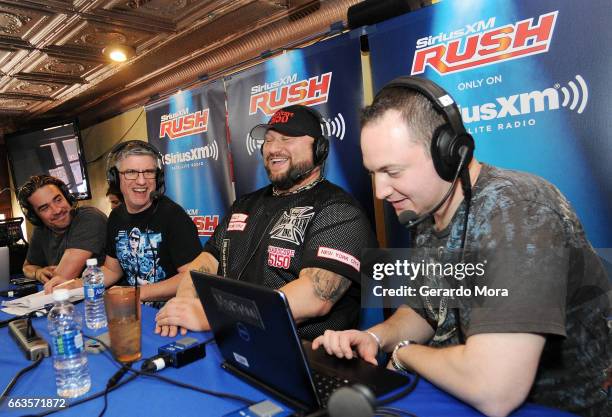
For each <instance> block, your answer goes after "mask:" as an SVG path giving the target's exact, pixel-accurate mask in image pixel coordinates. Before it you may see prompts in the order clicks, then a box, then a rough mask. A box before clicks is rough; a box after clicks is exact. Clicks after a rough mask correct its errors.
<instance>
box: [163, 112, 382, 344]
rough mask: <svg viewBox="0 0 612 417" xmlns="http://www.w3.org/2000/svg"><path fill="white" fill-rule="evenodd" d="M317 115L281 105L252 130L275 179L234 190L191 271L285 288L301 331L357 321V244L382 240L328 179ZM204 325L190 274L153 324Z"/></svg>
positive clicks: (166, 327)
mask: <svg viewBox="0 0 612 417" xmlns="http://www.w3.org/2000/svg"><path fill="white" fill-rule="evenodd" d="M321 122H322V118H321V115H320V114H319V113H318V112H317V111H316V110H314V109H311V108H309V107H306V106H302V105H293V106H288V107H285V108H283V109H280V110H278V111H277V112H276V113H274V115H272V117H271V118H270V120H269V122H268V123H267V124H263V125H258V126H255V127H254V128H253V129H252V130H251V136H252V137H253V139H255V140H258V141H261V143H263V144H262V148H261V152H262V156H263V161H264V167H265V169H266V172H267V173H268V178H269V179H270V182H271V185H269V186H266V187H263V188H261V189H259V190H257V191H255V192H253V193H250V194H247V195H244V196H242V197H240V198H238V199H237V200H236V201H235V202H234V204H233V205H232V207H231V210H230V212H229V213H228V214H227V215H226V216H225V218H224V219H223V221H222V222H221V223H220V224H219V226H217V228H216V230H215V232H214V234H213V236H212V237H211V238H210V240H209V241H208V242H207V243H206V245H205V247H204V252H202V254H201V255H200V256H199V257H198V258H197V259H196V260H195V261H194V262H193V263H192V265H191V268H192V269H200V270H201V271H204V272H208V273H212V274H218V275H221V276H224V277H227V278H233V279H238V280H243V281H247V282H251V283H254V284H259V285H263V286H266V287H270V288H275V289H280V290H282V291H283V292H284V293H285V295H286V296H287V299H288V301H289V305H290V307H291V311H292V313H293V315H294V318H295V319H296V321H297V322H298V324H299V329H298V332H299V334H300V336H301V337H303V338H306V339H310V340H312V339H313V338H314V337H316V336H318V335H320V334H322V333H323V331H324V330H325V329H346V328H350V327H352V326H355V325H356V324H357V323H358V319H359V311H360V275H359V262H360V256H361V250H362V249H363V248H366V247H373V246H375V245H376V240H375V237H374V234H373V232H372V230H371V227H370V224H369V222H368V220H367V218H366V216H365V213H364V212H363V210H362V209H361V208H360V206H359V204H358V203H357V202H356V201H355V200H354V198H353V197H351V196H350V195H349V194H347V193H346V192H345V191H344V190H342V189H341V188H339V187H337V186H336V185H334V184H332V183H330V182H329V181H327V180H326V179H325V178H324V177H323V173H322V171H323V164H324V162H325V159H326V158H327V154H328V151H329V142H328V139H327V138H326V137H325V136H324V135H323V133H322V128H321ZM177 326H179V327H181V332H182V333H185V332H186V330H187V329H189V330H207V329H209V325H208V321H207V319H206V316H205V314H204V310H203V308H202V304H201V303H200V301H199V299H198V298H197V295H196V293H195V290H194V287H193V284H192V281H191V277H190V276H189V274H185V277H184V278H183V281H182V282H181V285H180V287H179V291H178V292H177V297H176V298H174V299H172V300H170V301H169V302H168V303H167V304H166V306H165V307H164V308H163V309H162V310H161V311H160V312H159V313H158V315H157V327H156V332H158V333H161V334H162V335H164V336H165V335H169V336H174V335H176V332H177Z"/></svg>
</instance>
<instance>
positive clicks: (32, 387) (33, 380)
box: [0, 304, 571, 417]
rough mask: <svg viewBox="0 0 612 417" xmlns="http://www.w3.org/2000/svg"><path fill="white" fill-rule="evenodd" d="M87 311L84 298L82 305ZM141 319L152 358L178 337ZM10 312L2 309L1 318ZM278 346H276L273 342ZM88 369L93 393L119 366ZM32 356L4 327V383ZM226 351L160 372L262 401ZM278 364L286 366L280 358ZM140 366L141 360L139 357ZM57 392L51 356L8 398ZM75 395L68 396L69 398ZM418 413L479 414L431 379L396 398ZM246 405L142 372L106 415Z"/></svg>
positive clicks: (94, 409) (91, 407)
mask: <svg viewBox="0 0 612 417" xmlns="http://www.w3.org/2000/svg"><path fill="white" fill-rule="evenodd" d="M78 308H79V309H80V310H81V312H82V304H81V305H79V306H78ZM142 312H143V321H142V323H143V324H142V353H143V358H148V357H151V356H153V355H155V354H156V353H157V348H158V347H159V346H162V345H165V344H167V343H169V342H170V341H172V340H175V339H180V338H181V337H176V338H174V339H170V338H164V337H160V336H158V335H156V334H154V333H153V329H154V317H155V312H156V310H154V309H152V308H149V307H146V306H143V309H142ZM8 317H10V316H8V315H6V314H4V313H1V312H0V320H3V319H6V318H8ZM33 324H34V327H35V328H36V330H37V331H38V332H39V334H41V335H42V336H43V337H44V338H45V339H46V340H50V339H49V334H48V332H47V320H46V318H37V319H34V321H33ZM84 332H85V334H89V335H93V336H95V335H97V334H100V333H102V332H104V330H103V331H98V332H92V331H90V330H87V329H85V331H84ZM189 335H190V336H192V337H195V338H197V339H198V340H202V341H203V340H206V339H208V338H210V337H211V334H210V333H208V332H206V333H190V334H189ZM271 348H273V346H271ZM88 358H89V369H90V372H91V379H92V387H91V390H90V392H89V393H87V394H86V395H91V394H93V393H96V392H99V391H103V389H104V387H105V385H106V382H107V381H108V379H109V378H110V377H111V376H112V375H113V374H114V373H115V372H116V371H117V369H118V368H117V366H116V365H115V363H113V362H112V361H111V360H110V359H109V358H108V357H107V356H106V355H104V354H96V355H94V354H89V355H88ZM30 363H31V362H30V361H28V360H26V359H25V356H24V355H23V353H22V352H21V351H20V350H19V348H18V347H17V345H16V343H15V342H14V341H13V340H12V338H11V337H10V336H9V334H8V329H7V328H3V329H0V389H4V387H5V386H6V385H7V384H8V383H9V381H10V380H11V378H12V377H13V375H15V374H16V373H17V372H18V371H19V370H20V369H22V368H24V367H25V366H27V365H28V364H30ZM220 363H221V356H220V354H219V351H218V349H217V346H216V345H215V344H214V343H212V344H209V345H208V346H207V355H206V357H205V358H204V359H202V360H199V361H197V362H194V363H192V364H190V365H187V366H185V367H183V368H179V369H174V368H169V369H165V370H163V371H162V372H160V374H161V375H164V376H167V377H169V378H173V379H177V380H180V381H181V382H186V383H189V384H193V385H197V386H199V387H202V388H206V389H210V390H214V391H222V392H228V393H232V394H237V395H241V396H243V397H246V398H248V399H251V400H255V401H259V400H264V399H266V398H268V397H267V396H266V395H265V394H263V393H262V392H260V391H258V390H257V389H255V388H253V387H251V386H250V385H248V384H246V383H244V382H242V381H241V380H239V379H237V378H236V377H234V376H232V375H230V374H229V373H227V372H225V371H224V370H223V369H221V368H220V366H219V364H220ZM279 366H283V365H282V364H279ZM137 367H138V369H139V368H140V363H137ZM11 398H12V399H27V398H32V399H37V398H58V396H57V394H56V387H55V379H54V373H53V363H52V360H51V358H46V359H44V360H43V362H42V363H41V364H40V365H39V366H38V367H37V368H36V369H33V370H31V371H29V372H28V373H26V374H25V375H23V376H22V377H21V378H20V379H19V381H18V382H17V385H16V386H15V387H14V388H13V390H12V391H11V393H10V394H9V399H11ZM71 401H73V400H69V401H68V404H69V403H70V402H71ZM103 404H104V402H103V399H102V398H97V399H95V400H92V401H90V402H87V403H85V404H82V405H79V406H76V407H73V408H72V407H68V408H67V409H65V410H62V411H61V412H59V413H56V414H55V415H58V416H97V415H98V414H99V413H100V411H101V410H102V408H103ZM392 405H393V406H395V407H399V408H402V409H404V410H407V411H409V412H411V413H414V414H416V415H417V416H419V417H448V416H466V417H467V416H480V415H481V414H480V413H479V412H477V411H476V410H474V409H473V408H472V407H470V406H468V405H466V404H464V403H462V402H461V401H459V400H457V399H455V398H454V397H452V396H450V395H448V394H446V393H444V392H442V391H440V390H439V389H437V388H436V387H435V386H433V385H431V384H430V383H428V382H427V381H424V380H421V381H420V382H419V384H418V386H417V388H416V390H415V391H414V392H413V393H412V394H410V396H408V397H406V398H404V399H402V400H400V401H398V402H396V403H394V404H392ZM243 407H244V404H242V403H240V402H238V401H234V400H225V399H219V398H216V397H212V396H209V395H205V394H202V393H198V392H194V391H191V390H187V389H182V388H179V387H176V386H173V385H169V384H167V383H165V382H162V381H159V380H156V379H152V378H149V377H138V378H137V379H135V380H134V381H131V382H130V383H128V384H126V385H125V386H122V387H120V388H119V389H117V390H116V391H114V392H111V393H110V394H109V396H108V409H107V411H106V414H105V416H109V417H112V416H122V417H123V416H130V417H136V416H147V417H154V416H164V417H171V416H223V415H225V414H228V413H230V412H232V411H236V410H238V409H241V408H243ZM43 411H45V409H44V408H40V407H39V408H37V409H31V408H30V409H24V408H9V407H8V400H7V401H4V403H3V405H2V406H1V407H0V415H2V416H6V417H9V416H19V415H25V414H36V413H40V412H43ZM512 416H513V417H567V416H571V414H568V413H564V412H561V411H557V410H551V409H549V408H546V407H541V406H537V405H532V404H527V405H524V406H523V407H521V408H520V409H518V410H517V411H516V412H515V413H513V414H512Z"/></svg>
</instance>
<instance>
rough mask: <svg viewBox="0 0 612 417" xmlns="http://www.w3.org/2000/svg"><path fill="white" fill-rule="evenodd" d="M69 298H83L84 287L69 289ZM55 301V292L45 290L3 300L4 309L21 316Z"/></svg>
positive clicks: (6, 311)
mask: <svg viewBox="0 0 612 417" xmlns="http://www.w3.org/2000/svg"><path fill="white" fill-rule="evenodd" d="M68 294H69V297H70V298H69V300H70V302H71V303H74V302H75V301H79V300H82V299H83V287H80V288H74V289H71V290H68ZM50 303H53V294H45V292H44V291H40V292H37V293H35V294H30V295H26V296H25V297H21V298H17V299H15V300H9V301H3V302H2V307H4V308H3V309H2V311H4V312H5V313H8V314H14V315H17V316H21V315H23V314H28V313H30V312H32V311H35V310H40V309H41V308H43V307H44V306H45V305H46V304H50Z"/></svg>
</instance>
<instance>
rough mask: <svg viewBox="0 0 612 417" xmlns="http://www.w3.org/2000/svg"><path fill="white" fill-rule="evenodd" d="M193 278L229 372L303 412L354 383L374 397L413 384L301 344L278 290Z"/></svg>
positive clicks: (204, 276) (194, 273)
mask: <svg viewBox="0 0 612 417" xmlns="http://www.w3.org/2000/svg"><path fill="white" fill-rule="evenodd" d="M191 277H192V280H193V283H194V286H195V288H196V291H197V293H198V296H199V297H200V300H201V301H202V305H203V306H204V310H205V312H206V316H207V318H208V322H209V323H210V326H211V330H212V332H213V334H214V336H215V339H216V341H217V346H218V348H219V351H220V352H221V355H222V356H223V359H224V362H223V364H222V365H221V366H222V367H223V368H224V369H226V370H227V371H229V372H231V373H233V374H234V375H236V376H238V377H240V378H241V379H243V380H245V381H246V382H248V383H250V384H252V385H254V386H256V387H257V388H260V389H263V390H264V391H266V392H268V393H270V394H271V395H272V396H274V397H275V398H277V399H278V400H280V401H281V402H283V403H285V404H287V405H289V406H290V407H292V408H295V409H299V410H302V411H305V412H309V411H313V410H318V409H320V408H322V407H325V406H326V404H327V399H328V398H329V395H330V394H331V392H333V391H334V390H335V389H337V388H340V387H341V386H345V385H353V384H356V383H359V384H363V385H366V386H368V387H369V388H370V389H371V390H372V392H373V393H374V395H375V396H376V397H380V396H382V395H385V394H387V393H390V392H392V391H394V390H396V389H398V388H400V387H403V386H405V385H407V384H408V383H409V382H410V379H409V378H408V377H407V376H405V375H401V374H398V373H397V372H392V371H390V370H388V369H384V368H382V367H378V366H374V365H372V364H370V363H367V362H365V361H363V360H361V359H352V360H346V359H339V358H336V357H335V356H330V355H328V354H327V353H326V352H325V350H324V349H323V348H319V349H317V350H315V351H313V350H312V348H311V343H310V342H308V341H301V340H300V338H299V336H298V333H297V327H296V324H295V322H294V321H293V316H292V314H291V310H290V308H289V304H288V303H287V299H286V297H285V295H284V294H283V293H282V292H281V291H278V290H272V289H270V288H267V287H263V286H259V285H254V284H250V283H246V282H242V281H237V280H233V279H227V278H223V277H219V276H217V275H212V274H207V273H203V272H197V271H191Z"/></svg>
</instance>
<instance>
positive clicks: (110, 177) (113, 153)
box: [106, 139, 166, 195]
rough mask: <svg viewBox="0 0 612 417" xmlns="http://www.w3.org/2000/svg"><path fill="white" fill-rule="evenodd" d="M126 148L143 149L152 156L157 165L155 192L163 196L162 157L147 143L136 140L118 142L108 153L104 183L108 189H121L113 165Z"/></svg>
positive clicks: (116, 170)
mask: <svg viewBox="0 0 612 417" xmlns="http://www.w3.org/2000/svg"><path fill="white" fill-rule="evenodd" d="M126 148H130V149H145V150H147V151H149V152H151V153H152V154H153V155H154V157H155V160H156V163H157V168H156V170H157V175H156V176H155V190H156V191H157V193H158V194H160V195H161V194H163V193H164V191H165V189H166V185H165V181H164V170H163V169H162V166H163V156H162V154H161V152H159V151H158V150H157V148H156V147H155V146H153V145H151V144H150V143H148V142H145V141H143V140H138V139H134V140H128V141H125V142H119V143H118V144H116V145H115V146H113V147H112V149H111V150H110V151H109V152H108V156H107V157H106V181H107V182H108V185H109V187H111V188H114V189H117V190H120V189H121V183H120V178H119V170H118V169H117V167H116V166H115V165H116V163H117V156H118V155H119V154H120V153H121V152H122V151H123V150H124V149H126ZM153 155H152V156H153Z"/></svg>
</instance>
